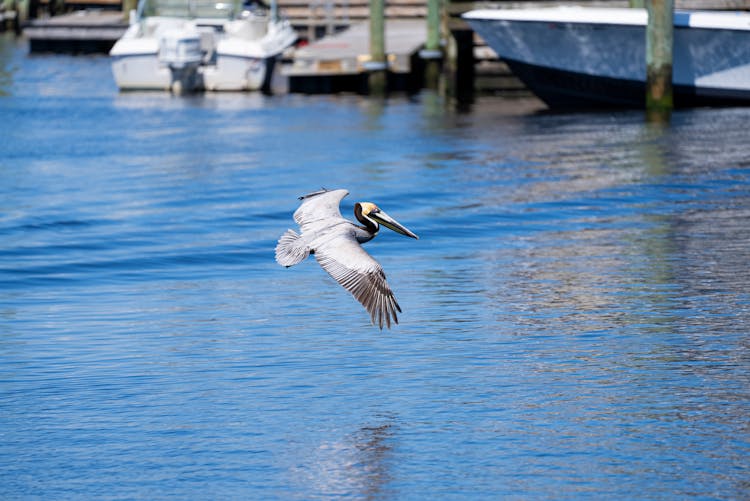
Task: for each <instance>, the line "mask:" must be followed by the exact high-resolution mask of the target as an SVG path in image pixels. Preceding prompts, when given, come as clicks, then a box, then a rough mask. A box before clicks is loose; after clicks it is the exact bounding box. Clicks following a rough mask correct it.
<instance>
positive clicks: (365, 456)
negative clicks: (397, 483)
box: [291, 418, 396, 499]
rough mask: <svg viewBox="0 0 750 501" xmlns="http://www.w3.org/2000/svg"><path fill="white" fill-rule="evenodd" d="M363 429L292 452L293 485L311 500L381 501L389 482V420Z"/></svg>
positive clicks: (392, 437) (392, 427)
mask: <svg viewBox="0 0 750 501" xmlns="http://www.w3.org/2000/svg"><path fill="white" fill-rule="evenodd" d="M381 421H383V422H381V423H380V424H377V425H365V426H363V427H362V428H360V429H359V430H357V431H356V432H354V433H351V434H348V435H346V436H343V437H341V438H339V439H333V440H330V441H325V442H323V443H320V444H317V445H315V444H312V445H313V449H312V450H308V451H295V458H296V459H297V460H298V461H300V460H301V462H298V463H297V464H296V465H295V466H293V467H292V471H291V473H292V476H293V478H294V482H295V483H296V484H299V485H300V487H301V489H302V491H303V492H309V493H313V494H312V495H313V497H324V498H329V497H340V496H345V497H350V496H352V497H355V498H358V499H360V498H361V499H381V498H382V497H383V496H385V495H387V485H388V484H389V482H391V481H392V479H393V473H392V471H391V469H392V464H391V463H392V460H393V448H394V440H395V433H396V428H395V427H396V424H395V422H394V419H393V418H384V419H383V420H381Z"/></svg>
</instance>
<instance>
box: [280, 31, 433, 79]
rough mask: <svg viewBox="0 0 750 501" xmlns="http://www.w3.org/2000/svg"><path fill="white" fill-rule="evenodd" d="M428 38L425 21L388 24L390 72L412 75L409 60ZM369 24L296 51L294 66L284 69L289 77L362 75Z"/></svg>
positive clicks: (367, 45)
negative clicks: (335, 74) (409, 73)
mask: <svg viewBox="0 0 750 501" xmlns="http://www.w3.org/2000/svg"><path fill="white" fill-rule="evenodd" d="M426 37H427V25H426V23H425V22H424V21H422V20H417V21H410V20H394V21H388V22H387V23H386V28H385V49H386V57H387V59H388V63H389V70H390V71H391V72H395V73H408V72H409V71H410V70H411V67H410V64H409V59H410V58H411V56H412V55H413V54H414V53H415V52H417V51H418V50H419V49H420V48H421V47H422V45H424V41H425V39H426ZM369 44H370V33H369V24H368V23H357V24H354V25H352V26H351V27H350V28H349V29H347V30H345V31H342V32H340V33H337V34H335V35H330V36H327V37H323V38H321V39H320V40H317V41H315V42H313V43H311V44H309V45H306V46H304V47H301V48H299V49H296V50H295V51H294V55H293V63H292V64H291V65H286V66H285V67H283V68H282V74H284V75H287V76H304V75H307V76H315V75H328V74H332V73H337V74H356V73H362V72H363V71H365V70H364V67H363V64H364V63H365V62H367V61H369V60H370V55H369V53H370V46H369Z"/></svg>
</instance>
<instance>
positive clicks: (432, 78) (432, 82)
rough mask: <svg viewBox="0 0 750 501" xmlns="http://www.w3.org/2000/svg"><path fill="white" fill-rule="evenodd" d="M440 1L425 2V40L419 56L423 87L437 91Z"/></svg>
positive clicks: (439, 57) (438, 79)
mask: <svg viewBox="0 0 750 501" xmlns="http://www.w3.org/2000/svg"><path fill="white" fill-rule="evenodd" d="M441 3H442V2H441V0H427V40H426V41H425V44H424V49H423V50H421V51H420V53H419V56H420V57H421V58H422V59H423V60H424V61H425V66H424V86H425V87H426V88H428V89H437V88H438V86H439V83H440V60H441V59H442V57H443V53H442V51H441V50H440V38H441V36H440V24H441V15H440V9H441Z"/></svg>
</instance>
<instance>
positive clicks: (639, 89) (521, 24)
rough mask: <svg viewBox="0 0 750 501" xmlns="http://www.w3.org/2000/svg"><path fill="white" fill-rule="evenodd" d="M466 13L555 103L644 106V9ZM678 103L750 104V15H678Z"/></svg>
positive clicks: (539, 91) (530, 82)
mask: <svg viewBox="0 0 750 501" xmlns="http://www.w3.org/2000/svg"><path fill="white" fill-rule="evenodd" d="M463 18H464V19H465V20H466V21H467V22H468V23H469V25H470V26H471V27H472V28H473V29H474V30H475V31H476V32H477V33H478V34H479V35H480V36H481V37H482V38H483V39H484V40H485V41H486V42H487V44H488V45H490V47H492V49H493V50H494V51H495V52H496V53H497V54H498V56H499V57H500V58H501V59H502V60H504V61H505V62H506V63H507V64H508V66H509V67H510V68H511V70H513V72H514V73H515V74H516V75H517V76H518V77H519V78H520V79H521V80H522V81H523V82H524V83H525V84H526V86H527V87H528V88H529V89H530V90H531V91H533V92H534V93H535V94H536V95H537V96H538V97H540V98H541V99H542V100H543V101H545V102H546V104H547V105H548V106H550V107H589V108H590V107H643V106H644V102H645V93H646V91H645V80H646V31H645V30H646V24H647V20H648V14H647V12H646V10H645V9H614V8H594V7H556V8H540V9H519V10H515V9H514V10H511V9H508V10H502V9H497V10H474V11H470V12H467V13H465V14H464V15H463ZM673 92H674V100H675V106H679V107H690V106H715V105H725V106H727V105H748V104H750V13H747V12H716V11H714V12H698V11H689V12H687V11H685V12H683V11H677V12H675V14H674V48H673Z"/></svg>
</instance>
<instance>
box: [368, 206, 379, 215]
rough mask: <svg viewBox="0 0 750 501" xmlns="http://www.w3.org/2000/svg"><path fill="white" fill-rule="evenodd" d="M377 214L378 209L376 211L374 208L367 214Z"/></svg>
mask: <svg viewBox="0 0 750 501" xmlns="http://www.w3.org/2000/svg"><path fill="white" fill-rule="evenodd" d="M378 212H380V209H378V208H377V207H375V208H373V209H372V210H371V211H370V212H369V213H370V214H377V213H378Z"/></svg>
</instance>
